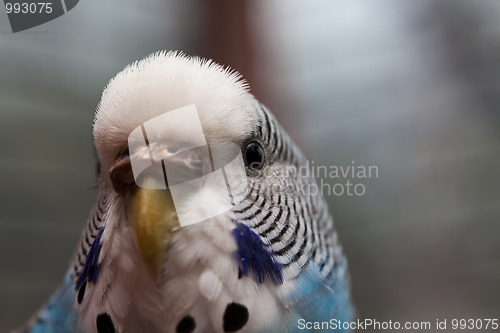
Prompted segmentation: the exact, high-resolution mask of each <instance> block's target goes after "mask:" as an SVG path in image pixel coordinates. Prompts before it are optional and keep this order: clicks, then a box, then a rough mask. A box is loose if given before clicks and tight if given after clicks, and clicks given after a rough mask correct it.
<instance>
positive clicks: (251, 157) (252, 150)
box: [243, 141, 265, 171]
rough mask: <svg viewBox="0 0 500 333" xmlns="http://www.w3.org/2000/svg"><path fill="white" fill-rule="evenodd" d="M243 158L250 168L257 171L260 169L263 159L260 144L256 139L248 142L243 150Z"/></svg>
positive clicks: (263, 155) (262, 150)
mask: <svg viewBox="0 0 500 333" xmlns="http://www.w3.org/2000/svg"><path fill="white" fill-rule="evenodd" d="M243 159H244V160H245V165H246V166H247V168H249V169H250V170H252V171H257V170H260V169H262V167H263V166H264V159H265V154H264V149H263V148H262V145H261V144H260V143H259V142H256V141H251V142H249V143H248V144H247V145H246V147H245V149H244V150H243Z"/></svg>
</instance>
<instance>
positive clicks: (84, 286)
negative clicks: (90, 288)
mask: <svg viewBox="0 0 500 333" xmlns="http://www.w3.org/2000/svg"><path fill="white" fill-rule="evenodd" d="M85 289H87V281H85V282H83V283H82V285H81V286H80V289H79V290H78V297H77V300H78V304H82V301H83V296H85Z"/></svg>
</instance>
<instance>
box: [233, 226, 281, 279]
mask: <svg viewBox="0 0 500 333" xmlns="http://www.w3.org/2000/svg"><path fill="white" fill-rule="evenodd" d="M233 221H234V222H235V223H236V228H234V229H233V231H232V234H233V237H234V239H235V240H236V245H237V246H238V250H236V251H235V252H234V258H235V260H236V262H237V263H238V273H239V275H240V276H249V275H251V276H252V278H253V279H254V280H255V281H257V282H258V283H263V282H264V281H265V278H266V277H268V278H270V279H271V281H273V283H275V284H277V285H280V284H282V283H283V273H282V270H281V265H280V264H279V263H277V262H276V261H275V260H274V258H273V256H272V254H271V253H270V252H269V251H268V250H267V249H266V245H265V244H264V243H263V242H262V240H261V239H260V237H259V236H258V235H257V234H256V233H255V232H253V231H252V230H250V228H249V227H247V226H246V225H245V224H243V223H240V222H238V221H236V220H233Z"/></svg>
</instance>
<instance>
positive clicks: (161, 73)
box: [73, 52, 352, 332]
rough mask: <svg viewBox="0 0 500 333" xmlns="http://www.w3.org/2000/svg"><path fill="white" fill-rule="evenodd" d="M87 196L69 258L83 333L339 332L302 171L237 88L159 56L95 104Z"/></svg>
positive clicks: (322, 218)
mask: <svg viewBox="0 0 500 333" xmlns="http://www.w3.org/2000/svg"><path fill="white" fill-rule="evenodd" d="M93 134H94V141H95V146H96V150H97V156H98V161H99V165H100V167H99V170H100V172H99V176H98V194H97V200H96V204H95V207H94V209H93V210H92V212H91V214H90V217H89V220H88V226H87V227H86V228H85V231H84V232H83V234H82V242H81V246H80V247H79V250H78V253H77V255H76V258H75V264H74V267H73V275H74V279H75V290H76V291H77V297H76V299H75V304H74V306H75V307H76V310H77V312H78V318H79V323H80V325H81V326H82V327H83V330H84V331H88V332H96V331H97V332H138V331H147V332H292V331H295V327H296V321H297V320H298V319H299V318H316V317H318V316H319V317H321V316H323V315H321V313H323V312H324V313H328V315H331V316H333V315H337V316H339V317H341V315H342V316H343V317H342V318H349V317H350V316H351V313H352V309H351V306H350V302H349V291H348V289H349V286H348V279H347V273H346V265H345V259H344V257H343V255H342V251H341V248H340V245H339V244H338V241H337V237H336V234H335V232H334V231H333V220H332V219H331V217H330V215H329V213H328V208H327V206H326V204H325V202H324V200H323V198H322V197H321V195H310V193H304V192H303V191H301V189H303V188H304V185H310V184H313V183H314V179H313V178H312V177H309V176H303V175H300V174H299V173H297V172H293V171H294V170H295V171H296V170H298V168H300V166H301V165H303V164H304V163H305V158H304V156H303V155H302V153H301V152H300V150H299V149H298V148H297V147H296V146H295V144H294V143H293V142H292V141H291V140H290V138H289V137H288V136H287V134H286V133H285V132H284V130H283V129H282V128H281V127H280V126H279V124H278V123H277V121H276V120H275V118H274V117H273V116H272V114H271V113H270V112H269V111H268V110H267V109H266V108H265V107H264V106H262V105H261V104H260V103H259V102H258V101H257V100H256V99H255V98H254V97H253V96H252V95H251V94H250V92H249V90H248V85H247V84H246V83H245V82H244V81H243V80H242V79H241V77H240V76H239V75H238V74H237V73H235V72H232V71H230V70H228V69H224V68H223V67H221V66H219V65H217V64H215V63H213V62H210V61H206V60H202V59H199V58H195V57H187V56H184V55H182V54H179V53H174V52H170V53H165V52H161V53H156V54H153V55H151V56H149V57H148V58H146V59H144V60H141V61H139V62H135V63H133V64H131V65H130V66H128V67H126V68H125V69H124V70H123V71H122V72H120V73H119V74H118V75H117V76H116V77H115V78H113V79H112V80H111V81H110V83H109V84H108V86H107V87H106V89H105V90H104V92H103V94H102V98H101V101H100V103H99V105H98V107H97V111H96V114H95V119H94V127H93Z"/></svg>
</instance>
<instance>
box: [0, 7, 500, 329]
mask: <svg viewBox="0 0 500 333" xmlns="http://www.w3.org/2000/svg"><path fill="white" fill-rule="evenodd" d="M498 17H500V2H498V1H496V0H476V1H474V0H468V1H465V0H440V1H427V0H419V1H411V2H410V1H398V0H377V1H373V0H357V1H350V0H341V1H340V0H339V1H327V0H323V1H318V0H312V1H299V0H279V1H277V0H274V1H266V0H259V1H238V2H236V1H216V0H210V1H202V0H198V1H183V2H181V1H159V0H157V1H148V2H141V3H139V2H137V1H131V0H120V1H118V0H108V1H105V2H103V1H97V0H85V1H81V2H80V3H79V4H78V5H77V7H75V9H73V10H72V11H70V12H69V13H67V14H66V15H64V16H62V17H60V18H58V19H56V20H54V21H51V22H49V23H46V24H44V25H42V26H39V27H37V28H34V29H31V30H28V31H25V32H20V33H16V34H13V33H12V32H11V31H10V27H9V24H8V20H7V16H6V14H5V12H4V11H3V10H1V11H0V181H1V186H0V317H1V320H0V332H6V331H8V330H9V329H11V328H13V327H15V326H16V325H19V324H21V323H22V322H23V321H24V320H25V319H27V318H28V317H29V316H30V315H31V314H32V313H33V312H34V311H35V310H37V308H39V307H40V306H41V305H42V303H43V302H44V301H45V300H46V299H47V297H48V296H49V295H50V293H51V292H52V291H53V290H54V288H55V287H56V286H57V285H58V284H59V282H60V281H61V279H62V277H63V275H64V272H65V270H66V268H67V264H68V262H69V260H70V259H71V257H72V254H73V251H74V249H75V247H76V243H77V241H78V239H79V236H80V232H81V229H82V228H83V226H84V224H85V221H86V217H87V213H88V211H89V209H90V208H91V205H92V202H93V200H94V194H95V187H94V185H95V156H94V150H93V143H92V136H91V128H92V118H93V112H94V109H95V106H96V104H97V103H98V101H99V98H100V94H101V91H102V89H103V88H104V86H105V85H106V83H107V81H108V80H109V79H110V78H111V77H113V76H114V75H115V74H116V73H117V72H119V71H120V70H121V69H122V68H123V67H124V66H125V65H127V64H128V63H130V62H132V61H134V60H137V59H140V58H143V57H145V56H146V55H148V54H150V53H151V52H154V51H157V50H163V49H167V50H183V51H185V53H187V54H191V55H199V56H203V57H208V58H213V59H214V60H216V61H217V62H220V63H222V64H224V65H229V66H231V67H233V68H235V69H236V70H238V71H240V72H241V73H242V74H243V75H244V76H245V77H246V78H247V80H248V81H249V83H250V85H251V87H252V92H253V93H254V94H255V95H256V96H257V98H258V99H259V100H261V101H262V102H263V103H264V104H266V105H268V106H269V107H270V108H271V110H272V111H273V112H274V113H275V114H276V116H277V118H278V120H279V121H280V122H281V124H282V125H283V127H284V128H285V129H286V130H288V132H289V133H290V135H291V136H292V138H294V139H295V141H297V143H298V144H299V145H300V146H301V147H302V148H303V149H304V150H305V152H306V153H307V155H308V157H309V159H311V160H314V161H315V164H316V165H319V164H321V165H327V166H330V165H336V166H347V165H351V164H352V162H353V161H354V163H355V164H356V165H375V166H377V167H378V169H379V177H378V178H372V179H366V180H362V183H363V184H364V185H365V186H366V193H365V194H364V195H363V196H346V195H344V196H329V197H328V200H329V202H330V207H331V210H332V213H333V215H334V218H335V223H336V226H337V228H338V230H339V233H340V239H341V241H342V242H343V244H344V249H345V252H346V254H347V256H348V258H349V262H350V270H351V274H352V285H353V297H354V301H355V303H356V306H357V310H358V313H359V317H360V318H375V319H377V320H380V321H383V320H393V321H405V320H412V321H414V320H425V321H431V322H433V323H434V322H435V320H436V319H437V318H439V319H444V318H449V319H452V318H499V314H500V287H499V281H500V223H499V222H500V219H499V216H500V176H499V174H498V172H499V170H500V114H499V110H500V20H499V19H498ZM340 181H342V180H340ZM325 182H330V183H332V184H334V183H336V182H339V180H338V179H326V180H325Z"/></svg>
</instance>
